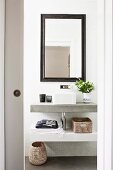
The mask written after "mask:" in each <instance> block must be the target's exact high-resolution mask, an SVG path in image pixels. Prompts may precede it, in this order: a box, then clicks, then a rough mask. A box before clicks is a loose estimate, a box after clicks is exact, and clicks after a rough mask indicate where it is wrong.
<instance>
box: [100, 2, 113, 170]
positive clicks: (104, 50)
mask: <svg viewBox="0 0 113 170" xmlns="http://www.w3.org/2000/svg"><path fill="white" fill-rule="evenodd" d="M97 7H98V37H97V38H98V39H97V40H98V43H97V47H98V52H97V63H98V71H97V73H98V83H97V84H98V113H97V115H98V116H97V117H98V118H97V120H98V140H97V155H98V156H97V169H98V170H108V169H109V170H112V169H113V163H112V159H113V155H112V152H113V148H112V142H113V135H112V134H113V115H112V114H113V106H112V105H113V95H112V93H113V78H112V77H113V69H112V66H113V59H112V57H113V52H112V50H113V47H112V45H113V21H112V20H113V2H112V0H98V1H97Z"/></svg>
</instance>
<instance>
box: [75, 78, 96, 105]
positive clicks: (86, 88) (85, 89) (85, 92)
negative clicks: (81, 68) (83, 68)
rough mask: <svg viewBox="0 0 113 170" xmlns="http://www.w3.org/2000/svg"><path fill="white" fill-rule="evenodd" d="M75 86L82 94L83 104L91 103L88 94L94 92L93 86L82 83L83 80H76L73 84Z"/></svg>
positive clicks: (88, 83) (87, 82) (90, 83)
mask: <svg viewBox="0 0 113 170" xmlns="http://www.w3.org/2000/svg"><path fill="white" fill-rule="evenodd" d="M75 85H76V86H77V88H78V90H79V91H81V92H82V93H83V102H84V103H89V102H91V97H90V93H91V92H92V91H93V90H94V84H93V83H92V82H89V81H86V82H84V81H83V80H78V81H76V82H75Z"/></svg>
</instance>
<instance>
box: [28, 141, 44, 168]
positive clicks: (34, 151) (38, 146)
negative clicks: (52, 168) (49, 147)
mask: <svg viewBox="0 0 113 170" xmlns="http://www.w3.org/2000/svg"><path fill="white" fill-rule="evenodd" d="M46 161H47V152H46V148H45V145H44V143H43V142H34V143H32V145H31V147H30V150H29V162H30V163H31V164H33V165H42V164H44V163H45V162H46Z"/></svg>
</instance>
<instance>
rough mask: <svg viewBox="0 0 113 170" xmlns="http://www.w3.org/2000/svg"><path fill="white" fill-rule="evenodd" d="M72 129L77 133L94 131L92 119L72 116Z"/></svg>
mask: <svg viewBox="0 0 113 170" xmlns="http://www.w3.org/2000/svg"><path fill="white" fill-rule="evenodd" d="M72 129H73V132H75V133H92V121H91V120H90V119H89V118H82V117H81V118H78V117H76V118H72Z"/></svg>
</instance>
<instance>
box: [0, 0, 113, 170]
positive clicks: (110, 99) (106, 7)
mask: <svg viewBox="0 0 113 170" xmlns="http://www.w3.org/2000/svg"><path fill="white" fill-rule="evenodd" d="M0 5H1V9H2V10H0V11H1V12H2V13H1V15H2V23H3V24H2V27H1V26H0V30H1V29H2V33H3V34H1V31H0V34H1V35H2V37H1V38H0V49H1V52H2V54H1V56H0V74H1V81H0V98H1V102H0V105H1V106H0V109H1V113H2V114H0V120H1V122H2V124H1V122H0V134H1V139H2V141H1V142H0V148H2V152H0V157H1V158H2V159H1V160H2V162H0V169H1V170H4V16H5V14H4V13H5V12H4V11H5V7H4V6H5V0H0ZM97 6H98V27H99V29H98V54H97V57H98V58H97V61H98V114H97V115H98V142H97V148H98V149H97V154H98V158H97V166H98V170H108V169H109V170H112V169H113V163H112V158H113V155H112V153H113V148H112V141H113V131H112V129H113V115H112V113H113V106H112V104H113V95H112V92H113V78H112V77H113V70H112V65H113V59H112V55H113V53H112V48H113V47H112V43H113V40H112V39H113V29H112V28H113V25H112V24H113V23H112V19H113V14H112V12H113V9H112V8H113V4H112V0H98V4H97ZM22 140H23V139H22Z"/></svg>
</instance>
